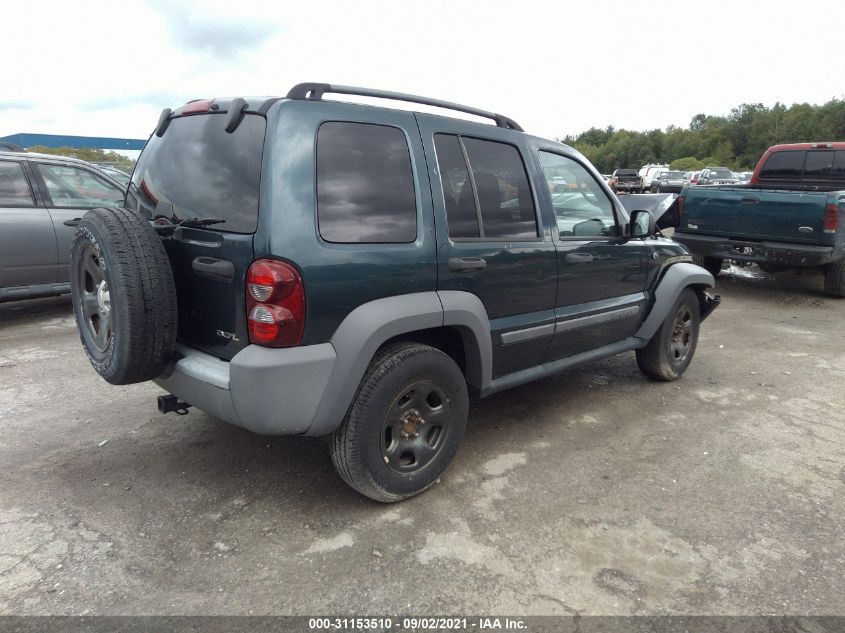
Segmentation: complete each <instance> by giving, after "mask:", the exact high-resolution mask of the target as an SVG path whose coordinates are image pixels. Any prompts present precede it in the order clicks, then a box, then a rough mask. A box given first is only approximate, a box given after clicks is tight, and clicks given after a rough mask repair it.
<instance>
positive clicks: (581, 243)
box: [536, 147, 648, 361]
mask: <svg viewBox="0 0 845 633" xmlns="http://www.w3.org/2000/svg"><path fill="white" fill-rule="evenodd" d="M538 149H539V151H538V152H537V155H536V158H537V160H538V162H539V164H540V167H541V169H542V171H543V173H544V175H545V178H546V186H545V187H543V188H542V189H543V196H542V198H541V199H542V201H543V203H544V204H546V205H549V207H551V210H552V211H553V212H554V217H555V222H556V225H557V227H556V231H554V232H555V233H556V239H555V245H556V247H557V251H558V257H557V262H558V292H557V302H556V306H555V334H554V339H553V340H552V345H551V347H550V349H549V351H548V355H547V357H546V360H547V361H548V360H555V359H558V358H563V357H566V356H572V355H574V354H578V353H580V352H586V351H588V350H591V349H595V348H598V347H602V346H604V345H608V344H610V343H614V342H616V341H621V340H623V339H625V338H628V337H629V336H632V335H633V334H634V333H635V332H636V331H637V328H638V327H639V325H640V323H641V322H642V320H643V317H644V314H645V293H644V290H645V281H646V267H647V256H648V248H647V246H646V245H645V243H644V242H643V241H642V240H628V239H625V238H624V237H623V235H624V230H623V227H624V224H625V222H626V221H627V216H626V215H625V213H624V210H623V209H622V205H620V204H618V202H617V201H616V199H615V198H614V197H613V196H612V194H611V193H610V192H609V191H607V188H606V187H605V186H604V185H603V183H601V181H600V179H599V176H598V174H595V173H593V172H594V171H595V170H591V169H588V168H587V167H586V165H585V164H582V163H581V162H580V160H578V159H576V158H573V157H571V156H566V155H564V154H563V153H559V152H558V151H553V150H552V149H551V148H550V149H543V148H542V147H540V148H538Z"/></svg>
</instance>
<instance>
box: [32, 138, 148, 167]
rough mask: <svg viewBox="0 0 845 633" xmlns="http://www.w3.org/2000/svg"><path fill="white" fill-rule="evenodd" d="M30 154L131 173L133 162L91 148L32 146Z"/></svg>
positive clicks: (113, 153)
mask: <svg viewBox="0 0 845 633" xmlns="http://www.w3.org/2000/svg"><path fill="white" fill-rule="evenodd" d="M27 150H28V151H30V152H38V153H39V154H52V155H53V156H68V157H70V158H78V159H80V160H85V161H88V162H89V163H108V164H109V165H112V166H114V167H115V168H116V169H120V170H121V171H125V172H126V173H127V174H128V173H132V168H133V167H134V166H135V161H134V160H132V159H131V158H127V157H126V156H123V155H121V154H118V153H117V152H107V151H105V150H102V149H96V148H93V147H46V146H44V145H33V146H32V147H28V148H27Z"/></svg>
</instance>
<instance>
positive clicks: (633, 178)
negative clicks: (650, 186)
mask: <svg viewBox="0 0 845 633" xmlns="http://www.w3.org/2000/svg"><path fill="white" fill-rule="evenodd" d="M607 184H608V185H610V188H611V189H612V190H613V192H614V193H619V192H621V191H627V192H628V193H631V192H632V191H633V192H636V193H642V192H643V179H642V178H640V176H639V175H638V174H637V170H636V169H617V170H616V171H614V172H613V175H612V176H611V177H610V180H609V181H608V183H607Z"/></svg>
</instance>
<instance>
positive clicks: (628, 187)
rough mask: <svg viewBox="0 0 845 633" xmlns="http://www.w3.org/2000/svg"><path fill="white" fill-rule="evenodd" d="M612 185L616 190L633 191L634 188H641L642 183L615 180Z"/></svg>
mask: <svg viewBox="0 0 845 633" xmlns="http://www.w3.org/2000/svg"><path fill="white" fill-rule="evenodd" d="M613 187H614V188H615V189H616V190H617V191H619V190H623V191H633V190H634V189H636V190H638V191H639V190H640V189H641V188H642V185H641V184H640V183H638V182H617V183H616V184H615V185H613Z"/></svg>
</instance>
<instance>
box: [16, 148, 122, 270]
mask: <svg viewBox="0 0 845 633" xmlns="http://www.w3.org/2000/svg"><path fill="white" fill-rule="evenodd" d="M29 164H30V166H31V167H32V169H33V171H34V172H35V177H36V180H37V181H38V183H39V184H40V186H41V190H42V193H43V195H44V199H45V202H46V204H47V208H48V209H49V211H50V217H51V219H52V221H53V229H54V230H55V233H56V247H57V264H58V265H57V281H59V282H60V283H64V282H68V281H70V273H69V263H70V243H71V240H73V236H74V234H75V233H76V223H75V220H78V219H79V218H81V217H82V216H83V215H85V212H86V211H88V210H89V209H93V208H95V207H114V206H122V205H123V197H124V192H123V190H122V189H121V188H120V187H118V186H117V185H115V184H114V183H112V182H110V181H108V180H106V179H105V178H103V177H102V176H100V175H99V174H97V173H95V172H94V170H92V169H88V168H86V167H84V166H82V165H69V164H67V163H60V162H50V161H46V162H43V161H40V160H38V161H36V160H33V159H30V160H29ZM66 222H67V224H65V223H66Z"/></svg>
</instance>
